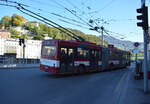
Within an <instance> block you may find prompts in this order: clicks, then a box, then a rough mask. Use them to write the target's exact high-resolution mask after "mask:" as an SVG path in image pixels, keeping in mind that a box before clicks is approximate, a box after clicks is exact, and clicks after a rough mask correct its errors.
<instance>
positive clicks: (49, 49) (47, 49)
mask: <svg viewBox="0 0 150 104" xmlns="http://www.w3.org/2000/svg"><path fill="white" fill-rule="evenodd" d="M42 56H56V47H55V46H43V47H42Z"/></svg>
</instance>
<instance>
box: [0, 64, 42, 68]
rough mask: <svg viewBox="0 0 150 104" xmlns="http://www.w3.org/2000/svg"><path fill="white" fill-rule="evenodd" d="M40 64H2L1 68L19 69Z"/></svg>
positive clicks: (36, 66) (37, 66)
mask: <svg viewBox="0 0 150 104" xmlns="http://www.w3.org/2000/svg"><path fill="white" fill-rule="evenodd" d="M39 67H40V64H9V65H8V64H7V65H6V64H5V65H4V64H1V65H0V69H10V68H13V69H18V68H39Z"/></svg>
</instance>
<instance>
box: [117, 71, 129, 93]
mask: <svg viewBox="0 0 150 104" xmlns="http://www.w3.org/2000/svg"><path fill="white" fill-rule="evenodd" d="M125 76H127V73H124V74H123V76H122V77H121V79H120V81H119V83H118V84H117V86H116V88H115V91H114V92H117V91H118V90H119V88H120V85H121V83H122V81H123V80H124V78H125Z"/></svg>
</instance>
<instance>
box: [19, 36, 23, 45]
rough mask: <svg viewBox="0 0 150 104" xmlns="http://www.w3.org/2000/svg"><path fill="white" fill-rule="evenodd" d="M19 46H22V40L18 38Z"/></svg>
mask: <svg viewBox="0 0 150 104" xmlns="http://www.w3.org/2000/svg"><path fill="white" fill-rule="evenodd" d="M19 45H20V46H21V45H22V39H21V38H19Z"/></svg>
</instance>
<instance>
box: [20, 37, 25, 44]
mask: <svg viewBox="0 0 150 104" xmlns="http://www.w3.org/2000/svg"><path fill="white" fill-rule="evenodd" d="M24 42H25V39H24V38H19V45H20V46H21V45H22V44H25V43H24Z"/></svg>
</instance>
